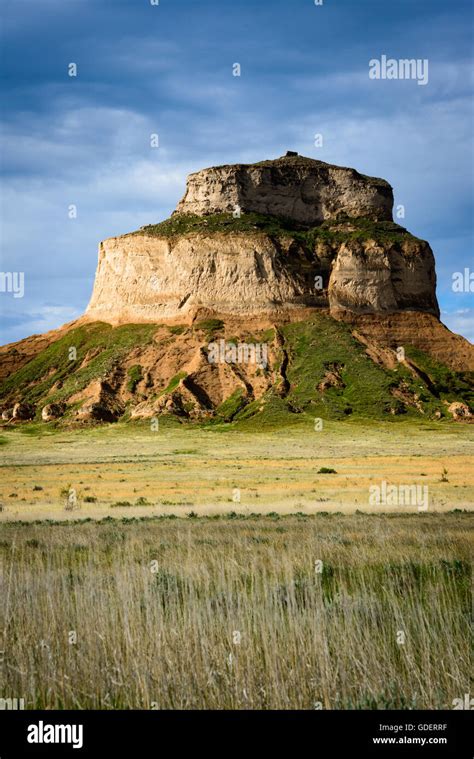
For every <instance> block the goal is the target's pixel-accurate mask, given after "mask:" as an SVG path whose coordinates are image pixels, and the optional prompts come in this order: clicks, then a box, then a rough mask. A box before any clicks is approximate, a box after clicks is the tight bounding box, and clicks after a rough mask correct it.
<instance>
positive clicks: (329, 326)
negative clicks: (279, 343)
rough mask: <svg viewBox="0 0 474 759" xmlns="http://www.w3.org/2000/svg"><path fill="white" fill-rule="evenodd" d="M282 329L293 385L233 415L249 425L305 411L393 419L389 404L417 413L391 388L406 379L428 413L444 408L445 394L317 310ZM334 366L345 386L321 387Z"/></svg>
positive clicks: (278, 421)
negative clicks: (375, 357) (381, 360)
mask: <svg viewBox="0 0 474 759" xmlns="http://www.w3.org/2000/svg"><path fill="white" fill-rule="evenodd" d="M281 335H282V338H283V342H284V345H283V349H282V351H281V357H280V358H281V361H283V358H284V353H283V351H285V353H286V355H287V359H288V366H287V369H286V378H287V381H288V383H289V391H288V393H287V394H286V395H285V396H284V397H281V393H280V392H279V390H278V389H275V390H273V391H271V392H270V393H268V394H267V395H266V396H265V398H264V399H263V400H260V401H254V402H252V403H250V404H249V405H248V406H246V407H245V408H244V409H243V410H242V411H241V412H240V413H238V414H237V415H236V416H235V419H236V420H238V421H241V422H244V421H246V425H245V426H252V425H253V424H256V425H257V426H258V427H260V426H262V425H263V426H270V427H271V426H274V425H278V424H281V423H282V422H283V418H284V417H286V418H288V417H290V419H289V421H293V422H294V423H298V421H299V418H301V415H304V414H311V416H313V417H316V418H322V419H343V418H346V417H347V416H350V415H352V414H355V415H358V416H364V417H367V418H386V419H390V418H391V415H390V409H394V410H396V411H402V410H403V411H407V416H412V417H413V416H416V417H418V418H419V412H418V411H417V410H416V408H415V407H413V408H408V409H406V407H403V409H402V404H400V402H399V401H397V399H396V398H395V397H394V396H393V394H392V392H391V391H392V390H393V389H394V388H396V387H397V386H398V385H399V383H400V381H402V380H403V383H404V386H405V388H406V390H407V393H408V394H409V395H411V396H412V397H414V396H415V395H418V396H420V400H421V401H423V408H424V411H425V415H428V416H429V415H430V414H432V413H433V412H434V411H435V410H438V409H439V410H441V409H442V408H444V407H442V404H441V400H440V399H439V398H436V397H434V396H433V395H432V394H431V393H430V392H429V390H428V389H427V387H426V385H424V383H422V381H421V380H420V379H418V378H417V377H414V376H413V374H412V373H411V372H410V371H409V370H408V369H407V368H406V367H405V366H403V365H402V364H400V365H399V366H397V368H396V369H395V370H393V371H389V370H387V369H384V368H383V367H381V366H379V365H378V364H375V363H374V362H373V361H372V360H371V359H370V358H369V357H368V356H367V354H366V352H365V348H364V346H363V345H361V344H360V343H359V342H358V341H357V340H356V339H355V338H354V337H352V335H351V328H350V326H349V325H347V324H344V323H342V322H338V321H335V320H334V319H331V318H330V317H327V316H323V315H314V316H313V317H312V318H311V320H308V321H302V322H293V323H291V324H288V325H286V326H284V327H282V328H281ZM334 366H338V367H339V370H338V371H339V376H340V379H341V381H342V384H341V386H340V387H337V386H335V387H328V388H326V389H325V390H324V391H319V390H318V385H319V384H320V383H321V382H322V381H323V379H324V378H325V376H326V374H327V372H330V371H331V370H332V369H333V368H334ZM446 371H448V372H449V370H446ZM289 412H291V413H289ZM291 417H293V419H291Z"/></svg>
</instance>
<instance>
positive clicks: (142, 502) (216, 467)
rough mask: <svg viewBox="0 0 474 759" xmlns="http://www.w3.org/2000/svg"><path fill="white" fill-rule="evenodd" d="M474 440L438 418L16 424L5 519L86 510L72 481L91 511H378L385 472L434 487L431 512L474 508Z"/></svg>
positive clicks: (0, 489)
mask: <svg viewBox="0 0 474 759" xmlns="http://www.w3.org/2000/svg"><path fill="white" fill-rule="evenodd" d="M473 439H474V426H473V425H459V424H454V423H444V424H439V423H429V422H412V423H407V422H404V423H400V422H393V423H377V422H373V421H367V422H366V423H362V422H361V421H359V422H345V423H341V422H332V423H331V422H328V423H326V424H325V427H324V429H323V430H322V431H315V430H314V428H313V425H312V423H311V422H307V423H305V424H298V425H294V426H292V427H288V428H286V429H278V430H262V431H260V432H257V431H245V430H244V431H240V430H235V429H232V427H230V426H224V425H222V426H221V427H220V428H212V429H205V428H197V427H192V426H187V427H186V426H181V425H173V424H170V425H169V426H166V423H165V424H161V423H160V428H159V430H158V431H151V429H150V427H149V425H146V424H143V425H140V426H127V425H109V426H106V427H101V428H96V429H84V430H78V431H66V430H51V429H46V430H43V429H42V428H41V427H37V428H35V427H34V426H32V427H24V428H19V429H18V428H16V429H13V430H8V431H4V432H2V435H1V438H0V441H3V442H4V444H3V445H1V446H0V466H1V472H2V478H1V485H0V502H1V503H2V505H3V511H2V512H0V520H12V519H65V518H77V512H75V511H72V512H68V511H65V509H64V506H65V501H66V497H65V495H64V494H65V493H66V494H67V492H68V490H69V489H70V488H72V489H74V491H75V492H76V495H77V503H78V506H79V507H80V512H81V516H84V517H91V518H103V517H104V516H107V515H108V514H113V515H114V516H115V517H119V516H130V513H131V512H133V515H134V516H146V515H151V514H154V515H158V514H171V513H173V514H176V515H178V516H185V515H186V514H188V513H189V512H191V511H196V512H198V513H199V514H215V513H228V512H229V511H236V512H241V513H244V514H249V513H263V514H265V513H268V512H272V511H278V512H279V513H295V512H299V511H302V512H304V513H315V512H317V511H321V510H323V511H326V510H328V511H334V510H338V511H343V512H354V511H355V510H357V509H359V510H369V511H370V512H373V511H374V506H371V505H370V504H369V488H370V486H371V485H373V484H379V483H380V482H381V481H383V480H385V481H387V482H389V483H393V484H395V485H398V484H407V485H411V484H417V485H421V486H427V487H428V491H429V510H430V511H446V510H448V511H449V510H451V509H454V508H460V509H470V508H473V506H474V496H473V494H474V487H473V486H474V467H473V466H472V464H473V449H474V446H473ZM323 468H326V469H333V470H335V472H334V473H319V470H320V469H323ZM443 472H445V473H444V475H443ZM236 491H238V492H236ZM239 499H240V500H239ZM118 504H126V505H125V506H120V505H118ZM382 510H383V509H382ZM392 510H393V509H392ZM410 510H412V511H416V510H417V509H416V507H411V506H405V507H404V511H410Z"/></svg>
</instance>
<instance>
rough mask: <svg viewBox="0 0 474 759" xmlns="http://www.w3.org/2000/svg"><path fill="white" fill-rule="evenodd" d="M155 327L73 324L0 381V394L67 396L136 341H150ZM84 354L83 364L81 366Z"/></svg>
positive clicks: (26, 398)
mask: <svg viewBox="0 0 474 759" xmlns="http://www.w3.org/2000/svg"><path fill="white" fill-rule="evenodd" d="M156 329H157V327H156V325H154V324H152V325H150V324H145V325H143V324H126V325H124V326H121V327H111V326H110V324H104V323H103V322H94V323H92V324H84V325H82V326H80V327H77V328H76V329H73V330H71V331H70V332H68V333H67V334H66V335H64V336H63V337H61V338H60V339H59V340H56V342H54V343H51V345H49V346H48V347H47V348H45V350H44V351H41V353H39V354H38V355H37V356H36V357H35V358H33V359H32V360H31V361H29V362H28V363H27V364H25V366H23V367H22V368H21V369H19V370H18V371H17V372H15V373H14V374H12V375H11V376H10V377H7V379H5V380H4V381H3V382H2V383H0V396H7V395H8V394H9V393H11V392H12V391H14V390H20V391H21V394H22V399H23V400H24V401H28V402H32V403H37V402H39V401H40V400H44V401H45V402H48V403H51V402H53V401H59V400H63V399H67V398H69V396H71V395H72V394H74V393H76V392H78V391H80V390H82V389H83V388H84V387H86V386H87V385H88V384H89V382H91V381H92V380H93V379H96V378H98V377H100V376H101V375H103V374H104V373H105V372H106V371H110V370H111V369H112V367H113V365H114V363H115V362H117V361H120V359H121V358H122V357H123V356H125V355H126V354H127V353H128V352H129V351H131V350H132V349H133V348H135V347H136V346H137V345H147V344H148V343H151V342H152V339H153V334H154V333H155V332H156ZM74 349H75V351H74ZM74 356H76V357H75V358H74ZM86 358H87V361H88V363H87V365H86V366H83V367H81V364H82V363H83V361H84V359H86ZM53 386H54V390H53V392H50V391H51V388H52V387H53Z"/></svg>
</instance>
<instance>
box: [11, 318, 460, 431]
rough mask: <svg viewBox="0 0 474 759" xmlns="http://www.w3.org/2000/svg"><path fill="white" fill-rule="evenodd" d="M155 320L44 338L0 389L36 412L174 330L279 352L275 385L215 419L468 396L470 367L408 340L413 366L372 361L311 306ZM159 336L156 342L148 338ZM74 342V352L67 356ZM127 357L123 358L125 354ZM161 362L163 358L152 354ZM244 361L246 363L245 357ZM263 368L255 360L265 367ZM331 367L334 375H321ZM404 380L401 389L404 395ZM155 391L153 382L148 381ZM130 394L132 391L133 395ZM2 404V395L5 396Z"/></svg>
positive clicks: (401, 407)
mask: <svg viewBox="0 0 474 759" xmlns="http://www.w3.org/2000/svg"><path fill="white" fill-rule="evenodd" d="M158 329H160V325H153V324H151V325H150V324H147V325H125V326H121V327H115V328H114V327H111V326H110V325H107V324H104V323H100V322H98V323H93V324H86V325H82V326H80V327H78V328H76V329H73V330H71V331H70V332H68V333H67V334H66V335H64V336H63V337H61V338H60V339H59V340H57V341H56V342H54V343H52V344H51V345H49V346H48V347H47V348H46V349H45V350H43V351H42V352H41V353H40V354H39V355H37V356H36V357H35V358H34V359H33V360H31V361H30V362H29V363H27V364H26V365H25V366H23V367H22V368H21V369H19V370H18V371H16V372H15V373H13V374H12V375H11V376H9V377H8V378H7V379H6V380H4V381H3V382H2V383H0V398H1V399H6V401H7V402H11V401H12V399H18V398H21V400H22V401H26V402H29V403H32V404H35V405H36V407H37V418H40V411H41V407H42V406H43V405H45V404H46V403H51V402H53V401H67V400H68V399H69V398H70V397H72V396H73V395H74V394H76V393H77V392H79V391H81V390H83V389H84V388H85V387H87V386H88V385H89V384H90V383H91V382H93V381H94V380H97V379H99V378H102V377H103V376H104V374H106V373H107V372H108V371H110V370H111V369H112V368H113V367H117V366H120V364H121V362H123V361H124V360H127V359H128V357H129V356H130V355H131V354H132V352H133V356H136V353H137V349H139V350H140V349H146V348H147V346H152V344H155V345H156V348H157V356H158V355H159V353H158V348H160V346H163V345H165V346H172V345H173V341H175V340H183V339H184V340H186V339H187V338H190V339H192V340H193V341H194V343H195V345H196V348H199V346H200V345H202V348H203V350H204V351H205V350H206V346H207V344H208V342H209V341H210V340H213V339H217V338H219V337H225V338H226V339H227V340H228V341H229V342H238V341H240V340H242V341H245V342H248V343H264V342H265V343H267V344H268V346H269V349H271V351H272V353H273V355H274V356H275V359H274V361H273V364H272V366H271V367H270V369H271V371H273V373H274V377H275V381H274V383H273V387H272V388H271V389H270V390H269V391H267V392H266V393H265V394H264V395H263V396H262V397H260V398H258V397H257V398H256V399H255V400H252V398H251V397H250V398H249V397H247V396H246V395H245V394H244V393H243V392H242V389H241V388H240V387H237V386H236V387H235V388H234V389H233V390H232V391H230V392H229V395H228V397H227V398H224V400H223V402H222V403H221V404H220V406H218V407H217V408H216V409H215V410H216V419H215V421H214V422H213V421H212V420H211V421H210V422H207V423H210V424H213V423H219V422H221V421H222V420H224V421H228V422H231V421H232V422H234V423H238V424H242V425H244V426H246V427H251V426H260V425H263V426H267V427H268V426H273V425H278V424H281V423H282V422H284V423H291V424H293V423H298V422H299V421H300V419H301V418H302V417H304V418H307V417H308V415H310V416H311V417H320V418H323V419H328V420H329V419H343V418H347V417H349V416H352V415H355V416H360V417H366V418H374V419H382V418H383V419H390V418H393V415H399V414H402V415H404V416H406V417H419V416H420V414H421V413H423V415H424V416H425V417H427V418H430V417H432V416H433V415H434V414H435V412H438V414H441V416H442V417H446V416H449V415H448V413H447V411H446V408H447V405H446V403H445V401H448V402H452V401H454V400H461V401H464V402H466V403H468V404H471V405H472V404H473V403H474V393H473V384H472V377H471V376H468V375H467V374H456V373H455V372H453V371H451V370H449V369H447V368H446V367H445V366H443V365H441V364H439V363H437V362H435V361H434V360H433V359H431V358H429V357H428V356H426V355H425V354H423V353H421V352H420V351H417V350H414V349H410V348H407V355H408V357H409V358H410V360H411V361H412V362H413V363H414V364H415V365H416V366H417V367H419V370H420V371H419V372H418V374H417V373H414V372H413V371H410V369H409V368H408V367H407V366H405V365H404V364H398V365H397V366H396V368H395V369H393V370H388V369H386V368H384V367H382V366H380V365H379V364H377V363H375V362H374V361H372V360H371V359H370V358H369V357H368V356H367V354H366V351H365V347H364V346H363V345H361V344H360V343H359V342H358V341H357V340H355V338H353V337H352V335H351V329H350V327H349V326H348V325H347V324H344V323H342V322H338V321H335V320H334V319H331V318H330V317H327V316H324V315H321V314H315V315H314V316H313V317H312V318H311V319H310V320H306V321H301V322H293V323H290V324H287V325H282V326H279V327H278V328H277V329H276V330H275V329H270V330H269V329H266V330H265V331H263V330H260V331H258V330H257V331H255V333H252V334H250V333H248V332H245V333H242V334H240V335H238V336H235V335H234V334H232V336H230V335H229V334H227V330H226V325H225V323H224V322H223V321H221V320H219V319H208V320H205V321H201V322H197V323H196V324H195V325H193V326H186V325H180V326H179V327H178V328H177V327H163V326H161V329H160V333H159V334H160V337H159V343H157V342H156V340H158V338H156V334H157V330H158ZM154 338H155V343H154ZM71 349H74V350H75V352H76V357H75V358H72V359H71ZM175 353H176V365H175V366H174V371H173V374H172V375H171V379H169V377H168V379H167V381H166V383H165V384H163V386H162V390H161V391H160V392H159V393H158V395H159V394H160V393H161V394H163V393H172V392H173V391H175V390H176V389H177V388H178V385H179V381H180V379H182V378H183V377H185V376H186V372H184V371H183V365H182V364H180V356H181V353H180V351H179V350H176V351H175ZM128 360H129V359H128ZM140 360H141V359H140V357H139V356H138V357H137V358H136V360H135V361H134V362H133V365H132V366H131V367H129V368H128V369H127V371H124V372H123V374H124V378H123V384H124V388H125V389H126V390H127V391H128V393H129V395H128V396H126V404H127V405H128V408H131V407H132V406H133V405H134V404H135V403H138V402H139V401H140V400H142V399H143V395H140V394H139V393H138V391H137V387H138V386H139V384H140V382H141V381H142V380H143V369H142V366H141V365H140ZM154 366H156V367H157V368H158V369H159V359H158V358H157V359H156V363H155V364H154ZM243 368H245V367H243ZM264 371H267V370H263V369H262V370H258V372H264ZM328 374H329V375H331V374H335V375H336V377H337V382H336V383H335V384H333V385H331V382H326V384H325V386H324V387H323V388H321V383H323V384H324V382H325V379H327V377H328ZM400 389H401V390H403V397H401V396H400ZM150 392H151V393H152V394H153V393H155V395H154V396H153V397H157V395H156V392H155V390H153V389H152V390H151V391H150ZM130 395H131V396H133V397H131V398H130ZM4 405H5V403H4Z"/></svg>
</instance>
